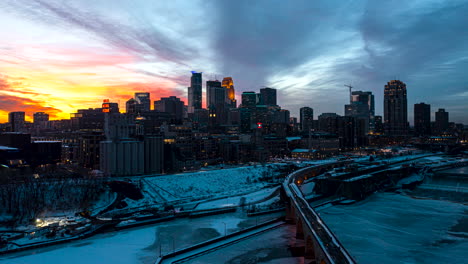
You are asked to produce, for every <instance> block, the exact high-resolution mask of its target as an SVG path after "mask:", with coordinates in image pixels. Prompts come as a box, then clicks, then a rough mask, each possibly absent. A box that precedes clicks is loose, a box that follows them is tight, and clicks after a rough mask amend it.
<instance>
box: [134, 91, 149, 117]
mask: <svg viewBox="0 0 468 264" xmlns="http://www.w3.org/2000/svg"><path fill="white" fill-rule="evenodd" d="M135 101H136V106H135V107H136V112H137V113H141V112H148V111H149V110H150V109H151V98H150V93H135Z"/></svg>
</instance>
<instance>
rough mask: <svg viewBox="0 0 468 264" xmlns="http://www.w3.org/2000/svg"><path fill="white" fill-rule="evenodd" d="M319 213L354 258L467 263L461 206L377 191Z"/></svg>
mask: <svg viewBox="0 0 468 264" xmlns="http://www.w3.org/2000/svg"><path fill="white" fill-rule="evenodd" d="M319 213H320V215H321V217H322V218H323V219H324V220H325V222H326V223H327V225H328V226H329V227H330V229H331V230H332V231H333V232H334V233H335V234H336V236H337V237H338V238H339V239H340V241H341V242H342V244H343V245H344V246H345V247H346V248H347V250H348V251H349V252H350V253H351V255H353V256H354V257H355V258H356V260H357V262H358V263H364V264H365V263H381V264H386V263H467V262H466V258H467V255H466V254H467V252H468V239H467V235H468V226H467V225H466V223H467V221H468V206H467V205H464V204H459V203H454V202H448V201H439V200H431V199H415V198H411V197H409V196H406V195H404V194H393V193H377V194H374V195H372V196H370V197H369V198H367V199H366V200H364V201H361V202H358V203H355V204H353V205H344V206H340V205H338V206H333V207H328V208H324V209H322V210H319Z"/></svg>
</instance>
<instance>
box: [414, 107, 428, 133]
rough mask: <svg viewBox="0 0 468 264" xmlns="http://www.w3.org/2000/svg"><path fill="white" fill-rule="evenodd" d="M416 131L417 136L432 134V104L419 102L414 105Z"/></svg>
mask: <svg viewBox="0 0 468 264" xmlns="http://www.w3.org/2000/svg"><path fill="white" fill-rule="evenodd" d="M414 132H415V134H416V135H417V136H427V135H430V134H431V105H430V104H425V103H419V104H415V105H414Z"/></svg>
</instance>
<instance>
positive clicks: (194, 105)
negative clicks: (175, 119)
mask: <svg viewBox="0 0 468 264" xmlns="http://www.w3.org/2000/svg"><path fill="white" fill-rule="evenodd" d="M201 108H202V73H201V72H195V71H192V78H191V79H190V87H188V112H189V113H193V112H194V110H195V109H201Z"/></svg>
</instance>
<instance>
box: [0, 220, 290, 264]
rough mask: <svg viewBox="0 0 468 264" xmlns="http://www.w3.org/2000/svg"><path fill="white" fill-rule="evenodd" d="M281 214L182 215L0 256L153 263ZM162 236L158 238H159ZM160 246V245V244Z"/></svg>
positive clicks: (50, 262) (26, 263)
mask: <svg viewBox="0 0 468 264" xmlns="http://www.w3.org/2000/svg"><path fill="white" fill-rule="evenodd" d="M280 215H281V213H278V214H272V215H264V216H259V217H258V218H256V217H253V218H252V217H251V218H248V217H246V216H245V214H244V213H241V212H238V213H231V214H224V215H215V216H209V217H202V218H193V219H189V218H182V219H177V220H174V221H171V222H166V223H160V224H155V225H151V226H148V227H140V228H134V229H128V230H124V231H119V232H112V233H105V234H100V235H96V236H94V237H92V238H89V239H85V240H81V241H75V242H71V243H66V244H61V245H57V246H52V247H46V248H40V249H36V250H29V251H25V252H20V253H16V254H12V255H6V256H0V263H2V264H31V263H34V264H55V263H67V264H75V263H76V264H78V263H87V264H94V263H112V264H119V263H122V264H123V263H125V264H127V263H128V264H131V263H135V264H149V263H154V262H155V261H156V259H157V257H158V256H159V251H160V248H161V251H162V253H163V254H164V253H168V252H172V251H173V250H174V249H176V250H177V249H179V248H183V247H187V246H189V245H192V244H195V243H199V242H201V241H204V240H207V239H211V238H214V237H217V236H220V235H224V229H225V226H226V231H227V232H228V233H229V232H234V231H238V230H240V229H241V228H245V227H248V226H253V225H255V224H256V222H257V221H258V223H260V222H262V221H266V220H269V219H273V218H276V217H278V216H280ZM158 238H161V239H158ZM160 245H161V246H160Z"/></svg>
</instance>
